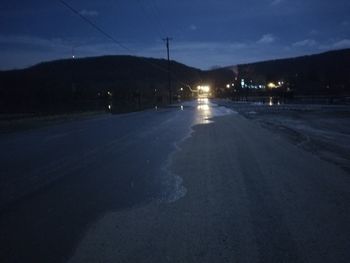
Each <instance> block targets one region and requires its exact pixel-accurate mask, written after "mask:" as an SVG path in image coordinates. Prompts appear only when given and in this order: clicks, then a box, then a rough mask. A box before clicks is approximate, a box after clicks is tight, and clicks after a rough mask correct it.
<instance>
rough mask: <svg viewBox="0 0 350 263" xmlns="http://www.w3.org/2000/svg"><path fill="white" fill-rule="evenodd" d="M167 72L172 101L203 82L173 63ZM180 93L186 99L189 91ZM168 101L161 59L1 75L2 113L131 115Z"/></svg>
mask: <svg viewBox="0 0 350 263" xmlns="http://www.w3.org/2000/svg"><path fill="white" fill-rule="evenodd" d="M171 72H173V74H172V87H173V95H176V94H177V92H178V91H179V90H180V87H184V85H185V84H188V85H195V83H199V82H200V79H201V71H200V70H198V69H194V68H191V67H188V66H185V65H183V64H180V63H177V62H175V61H172V62H171ZM183 93H184V95H189V94H188V93H189V90H188V89H184V91H183ZM168 96H169V94H168V78H167V61H166V60H163V59H152V58H142V57H133V56H104V57H92V58H82V59H66V60H58V61H51V62H45V63H40V64H38V65H35V66H33V67H30V68H26V69H22V70H12V71H2V72H0V98H1V100H0V111H1V112H58V111H74V110H93V109H100V108H101V107H105V106H106V105H108V103H112V102H113V103H114V104H115V105H116V106H118V107H119V106H120V108H123V107H126V106H127V105H129V106H130V109H126V110H132V109H136V108H140V107H147V106H150V105H151V104H155V103H157V104H162V103H166V101H168V100H167V99H168ZM119 102H120V103H119ZM119 104H124V105H119ZM134 104H135V105H134ZM136 104H137V105H136Z"/></svg>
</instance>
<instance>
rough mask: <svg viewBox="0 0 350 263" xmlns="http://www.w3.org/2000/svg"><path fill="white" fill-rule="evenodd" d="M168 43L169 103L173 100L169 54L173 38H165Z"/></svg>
mask: <svg viewBox="0 0 350 263" xmlns="http://www.w3.org/2000/svg"><path fill="white" fill-rule="evenodd" d="M163 40H164V41H165V44H166V49H167V55H168V91H169V104H171V101H172V90H171V76H170V54H169V41H170V40H173V39H172V38H169V37H166V38H164V39H163Z"/></svg>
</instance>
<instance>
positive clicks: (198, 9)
mask: <svg viewBox="0 0 350 263" xmlns="http://www.w3.org/2000/svg"><path fill="white" fill-rule="evenodd" d="M66 2H67V3H68V4H70V5H71V6H73V7H74V8H75V9H76V10H78V11H79V12H80V14H82V15H84V16H85V17H87V18H88V19H90V20H91V21H93V22H94V23H96V24H97V25H98V26H100V27H101V28H102V29H103V30H105V31H106V32H107V33H109V34H110V35H111V36H113V37H114V38H115V39H116V40H118V41H120V42H121V43H122V44H123V46H124V47H126V48H122V47H120V46H118V45H117V44H115V43H113V42H112V41H110V40H109V39H108V38H106V37H105V36H104V35H102V34H101V33H100V32H98V31H97V30H95V29H94V28H92V27H91V26H90V25H89V24H88V23H86V22H85V21H83V20H82V19H81V18H80V17H79V16H77V15H76V14H74V13H73V12H71V11H70V10H69V9H68V8H67V7H65V6H64V5H63V4H62V3H60V2H59V1H58V0H49V1H48V0H32V1H30V0H29V1H23V0H0V69H12V68H21V67H25V66H30V65H33V64H35V63H38V62H41V61H46V60H53V59H59V58H69V57H71V56H72V51H73V53H74V54H75V56H76V57H86V56H98V55H109V54H113V55H115V54H128V55H137V56H147V57H156V58H165V57H166V49H165V45H164V42H163V40H162V38H164V37H166V36H169V37H172V38H173V40H172V41H171V43H170V44H171V58H172V59H174V60H177V61H179V62H181V63H185V64H187V65H189V66H194V67H198V68H201V69H209V68H213V67H216V66H228V65H235V64H239V63H247V62H254V61H261V60H266V59H275V58H284V57H292V56H298V55H304V54H313V53H321V52H323V51H327V50H332V49H341V48H349V47H350V1H349V0H332V1H331V0H327V1H326V0H244V1H243V0H240V1H238V0H216V1H214V0H176V1H175V0H124V1H122V0H114V1H112V0H84V1H82V0H66Z"/></svg>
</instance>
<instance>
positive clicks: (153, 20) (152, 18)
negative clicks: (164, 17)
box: [137, 0, 166, 38]
mask: <svg viewBox="0 0 350 263" xmlns="http://www.w3.org/2000/svg"><path fill="white" fill-rule="evenodd" d="M137 2H138V3H139V5H140V6H141V8H142V10H143V13H144V14H145V17H146V18H148V21H149V22H150V26H155V27H156V28H157V29H158V30H157V31H158V33H159V35H158V37H160V38H161V37H162V36H164V35H166V34H164V33H165V31H164V30H163V27H162V26H161V24H160V22H159V20H157V19H156V16H155V15H154V14H153V15H152V14H151V12H148V11H147V8H146V7H145V5H146V3H145V2H144V1H142V0H137ZM144 4H145V5H144ZM148 9H149V11H151V10H150V8H148Z"/></svg>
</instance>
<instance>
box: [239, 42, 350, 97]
mask: <svg viewBox="0 0 350 263" xmlns="http://www.w3.org/2000/svg"><path fill="white" fill-rule="evenodd" d="M238 72H239V78H240V79H242V78H243V79H246V80H248V81H250V80H252V81H253V82H254V83H257V84H266V83H268V82H271V81H274V82H277V81H284V82H285V83H287V85H288V87H289V88H290V89H291V90H292V91H294V93H295V94H300V95H340V96H341V95H347V96H348V95H350V49H344V50H336V51H330V52H326V53H322V54H318V55H310V56H302V57H296V58H290V59H279V60H272V61H265V62H258V63H251V64H245V65H238Z"/></svg>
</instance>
